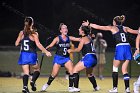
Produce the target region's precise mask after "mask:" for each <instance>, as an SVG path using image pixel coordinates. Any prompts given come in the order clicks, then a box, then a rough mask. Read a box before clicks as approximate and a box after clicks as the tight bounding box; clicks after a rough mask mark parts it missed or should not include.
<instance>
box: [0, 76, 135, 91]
mask: <svg viewBox="0 0 140 93" xmlns="http://www.w3.org/2000/svg"><path fill="white" fill-rule="evenodd" d="M47 80H48V77H40V78H39V79H38V80H37V82H36V84H37V91H36V92H32V91H31V89H30V85H29V90H30V92H32V93H40V92H39V91H40V90H41V87H42V85H43V84H44V83H46V81H47ZM135 80H136V78H131V81H130V88H131V91H132V90H133V89H132V88H133V82H134V81H135ZM97 83H98V85H99V86H100V87H101V90H100V91H96V92H95V91H93V88H92V85H91V84H90V82H89V80H88V79H87V78H85V77H81V78H80V82H79V84H80V85H79V88H80V89H81V91H80V93H108V90H109V89H111V88H112V79H111V78H105V79H104V80H99V79H98V78H97ZM67 88H68V80H66V79H65V78H64V77H57V78H56V79H55V80H54V82H52V85H51V86H50V87H49V88H48V89H47V92H44V93H69V92H68V91H67ZM21 90H22V79H17V78H0V93H21ZM41 93H42V92H41ZM118 93H124V83H123V79H122V78H119V84H118ZM131 93H132V92H131Z"/></svg>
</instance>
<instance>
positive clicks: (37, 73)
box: [32, 71, 40, 83]
mask: <svg viewBox="0 0 140 93" xmlns="http://www.w3.org/2000/svg"><path fill="white" fill-rule="evenodd" d="M39 75H40V72H39V71H35V72H34V73H33V78H32V82H34V83H35V82H36V80H37V79H38V77H39Z"/></svg>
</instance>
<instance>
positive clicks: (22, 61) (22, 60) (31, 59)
mask: <svg viewBox="0 0 140 93" xmlns="http://www.w3.org/2000/svg"><path fill="white" fill-rule="evenodd" d="M36 63H37V53H31V52H21V53H20V57H19V60H18V64H19V65H26V64H29V65H35V64H36Z"/></svg>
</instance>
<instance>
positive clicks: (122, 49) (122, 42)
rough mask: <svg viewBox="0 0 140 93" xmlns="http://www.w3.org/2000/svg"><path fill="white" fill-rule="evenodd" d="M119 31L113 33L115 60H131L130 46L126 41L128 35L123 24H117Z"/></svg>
mask: <svg viewBox="0 0 140 93" xmlns="http://www.w3.org/2000/svg"><path fill="white" fill-rule="evenodd" d="M117 28H118V29H119V31H118V32H117V33H115V34H113V36H114V38H115V41H116V50H115V57H114V59H115V60H132V52H131V46H130V44H129V42H128V35H127V33H126V32H125V31H124V30H123V26H122V25H119V26H117Z"/></svg>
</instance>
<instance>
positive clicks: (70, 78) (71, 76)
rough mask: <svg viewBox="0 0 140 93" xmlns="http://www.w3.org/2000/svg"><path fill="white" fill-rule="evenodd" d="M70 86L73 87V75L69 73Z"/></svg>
mask: <svg viewBox="0 0 140 93" xmlns="http://www.w3.org/2000/svg"><path fill="white" fill-rule="evenodd" d="M69 87H73V75H69Z"/></svg>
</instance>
